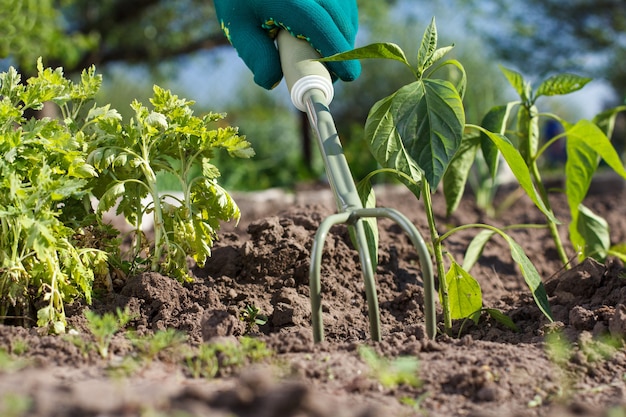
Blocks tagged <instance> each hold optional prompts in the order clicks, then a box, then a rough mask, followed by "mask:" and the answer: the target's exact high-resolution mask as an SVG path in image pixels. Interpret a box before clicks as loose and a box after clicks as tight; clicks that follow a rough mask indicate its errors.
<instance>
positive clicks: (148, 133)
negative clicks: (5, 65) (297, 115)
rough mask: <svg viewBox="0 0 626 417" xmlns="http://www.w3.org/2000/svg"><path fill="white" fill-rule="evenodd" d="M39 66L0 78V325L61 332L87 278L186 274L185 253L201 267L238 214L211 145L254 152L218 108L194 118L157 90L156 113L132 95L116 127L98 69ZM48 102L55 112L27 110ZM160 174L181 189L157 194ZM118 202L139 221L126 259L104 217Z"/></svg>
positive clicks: (184, 104) (85, 294) (88, 293)
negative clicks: (128, 113) (68, 71)
mask: <svg viewBox="0 0 626 417" xmlns="http://www.w3.org/2000/svg"><path fill="white" fill-rule="evenodd" d="M37 71H38V73H37V76H35V77H31V78H29V79H28V80H26V81H25V82H23V80H22V78H21V75H20V74H19V73H18V72H17V71H16V70H15V69H14V68H12V67H11V68H9V70H8V71H6V72H4V73H2V74H0V138H1V140H0V321H4V320H6V319H7V318H9V319H12V320H13V321H15V322H18V321H20V320H21V321H22V324H24V325H28V324H30V323H29V321H30V320H32V321H34V317H35V316H36V323H37V325H38V326H41V327H48V328H49V329H50V330H51V331H53V332H56V333H63V332H64V331H65V327H66V320H65V310H64V306H65V304H66V303H69V302H71V301H74V300H75V299H77V298H83V299H84V300H85V301H86V302H87V303H88V304H89V303H91V299H92V296H93V286H94V283H95V282H102V283H104V286H103V288H104V289H108V290H110V288H111V281H112V275H114V274H117V273H119V274H122V275H124V274H129V273H138V272H141V271H143V270H144V269H145V265H148V268H150V269H152V270H155V271H159V272H162V273H164V274H167V275H170V276H174V277H176V278H178V279H180V280H183V279H186V278H188V266H187V255H189V256H193V257H194V259H195V260H196V262H197V263H198V264H200V265H201V264H202V263H203V262H205V260H206V257H207V256H209V255H210V248H211V245H212V243H213V239H214V237H215V233H216V232H217V230H218V229H219V226H220V221H225V220H230V219H237V218H238V217H239V209H238V208H237V206H236V204H235V202H234V201H233V200H232V198H231V196H230V195H229V194H228V193H227V192H226V190H224V189H223V188H222V187H221V186H220V185H219V184H218V182H217V179H218V177H219V175H220V173H219V170H218V169H217V168H216V167H215V165H213V164H212V163H211V158H212V157H213V155H214V153H215V152H216V151H217V150H218V149H225V150H226V151H227V152H228V153H229V154H230V155H231V156H236V157H242V158H248V157H251V156H252V155H253V153H254V152H253V151H252V149H251V148H250V144H249V143H248V142H247V141H245V140H244V138H243V137H242V136H239V135H238V133H237V129H236V128H234V127H229V126H225V125H224V124H223V123H222V122H221V120H222V118H223V115H221V114H214V113H209V114H207V115H205V116H203V117H197V116H194V115H193V112H192V110H191V108H190V106H191V105H192V104H193V102H191V101H187V100H184V99H179V98H178V97H177V96H175V95H172V94H171V93H170V92H169V91H167V90H164V89H161V88H159V87H157V86H155V87H154V97H153V98H152V106H153V110H149V109H148V108H147V107H145V106H143V105H142V104H141V103H139V102H137V101H135V102H134V103H133V104H132V108H133V110H134V111H135V118H133V119H131V121H130V122H129V123H128V124H124V123H123V122H122V119H121V116H120V114H119V113H118V112H117V111H116V110H115V109H112V108H111V107H110V106H109V105H104V106H98V105H97V104H96V103H94V97H95V96H96V94H97V92H98V90H99V88H100V86H101V83H102V77H101V76H100V75H98V74H96V72H95V68H94V67H91V68H89V69H87V70H85V71H83V72H82V74H81V76H80V79H79V80H77V81H72V80H69V79H67V78H65V76H64V74H63V70H62V68H56V69H51V68H44V66H43V64H42V61H41V59H40V60H38V62H37ZM44 103H46V109H49V110H50V109H51V110H52V113H54V114H55V115H56V116H58V117H56V116H54V117H42V118H39V119H38V118H35V117H29V116H28V113H27V112H33V111H40V110H42V109H44ZM160 173H168V174H169V175H170V176H173V177H174V178H175V179H177V180H178V181H179V182H180V190H182V196H178V197H177V196H173V195H166V194H161V193H159V190H158V188H157V184H156V176H157V174H160ZM94 195H95V196H96V197H98V198H99V199H100V200H99V201H98V210H97V211H96V212H94V210H93V209H92V206H91V201H90V199H91V198H92V197H93V196H94ZM146 197H149V199H150V200H151V201H152V202H151V203H150V204H149V205H148V206H145V205H144V203H143V202H142V200H143V199H144V198H146ZM115 204H118V206H117V209H118V212H119V213H122V214H123V215H124V216H125V217H126V219H127V220H128V221H129V222H130V223H131V224H134V225H135V226H136V233H135V242H134V246H133V248H134V252H133V253H131V255H130V258H131V262H127V261H126V260H123V259H122V255H121V254H120V248H119V236H118V235H119V231H115V230H113V229H112V228H111V227H110V226H107V225H104V224H103V223H102V213H103V212H104V211H106V210H107V209H109V208H111V207H113V205H115ZM144 214H152V216H153V219H154V225H155V228H154V234H155V240H154V242H148V241H147V240H146V239H145V238H144V235H143V234H142V229H141V219H142V218H143V215H144ZM116 232H117V233H116ZM142 256H145V258H142Z"/></svg>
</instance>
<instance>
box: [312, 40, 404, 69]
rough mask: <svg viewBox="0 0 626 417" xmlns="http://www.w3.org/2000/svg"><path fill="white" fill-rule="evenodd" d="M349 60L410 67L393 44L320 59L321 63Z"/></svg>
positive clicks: (369, 46) (372, 45) (383, 44)
mask: <svg viewBox="0 0 626 417" xmlns="http://www.w3.org/2000/svg"><path fill="white" fill-rule="evenodd" d="M351 59H391V60H394V61H400V62H402V63H404V64H405V65H407V66H409V67H410V66H411V64H410V63H409V61H408V60H407V59H406V55H405V54H404V51H403V50H402V48H400V47H399V46H398V45H396V44H395V43H388V42H380V43H372V44H369V45H366V46H363V47H360V48H356V49H353V50H351V51H347V52H342V53H339V54H335V55H331V56H328V57H325V58H320V59H319V61H321V62H334V61H347V60H351Z"/></svg>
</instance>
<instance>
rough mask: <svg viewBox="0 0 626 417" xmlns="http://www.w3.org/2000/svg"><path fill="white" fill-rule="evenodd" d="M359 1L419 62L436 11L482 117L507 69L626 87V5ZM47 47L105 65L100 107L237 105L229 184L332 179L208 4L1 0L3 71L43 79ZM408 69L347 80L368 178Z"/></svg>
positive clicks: (222, 161) (349, 113) (350, 154)
mask: <svg viewBox="0 0 626 417" xmlns="http://www.w3.org/2000/svg"><path fill="white" fill-rule="evenodd" d="M359 9H360V31H359V36H358V38H357V45H358V46H361V45H365V44H367V43H371V42H394V43H397V44H398V45H400V46H401V47H402V48H403V49H404V50H405V51H406V52H407V54H408V55H409V58H410V59H411V57H414V56H415V54H416V51H417V48H418V46H419V42H420V40H421V35H422V33H423V31H424V28H425V27H426V25H427V24H428V23H429V21H430V19H431V18H432V17H433V16H435V17H436V19H437V26H438V32H439V36H440V40H439V45H440V46H444V45H448V44H452V43H454V44H455V48H454V49H453V52H452V53H451V57H454V58H456V59H458V60H459V61H460V62H461V63H462V64H463V65H464V66H465V68H466V70H467V74H468V82H469V84H468V91H467V93H466V96H465V105H466V111H467V120H468V122H471V123H479V122H480V119H481V118H482V115H484V114H485V113H486V112H487V110H488V109H489V108H491V107H492V106H493V105H495V104H501V103H503V102H505V101H507V100H509V99H510V98H511V97H512V96H511V91H510V90H509V88H508V87H507V83H506V81H505V79H504V76H503V75H502V74H501V73H500V71H499V69H498V64H503V65H506V66H509V67H512V68H514V69H516V70H518V71H520V72H521V73H523V74H524V75H525V76H529V77H531V78H533V77H535V78H539V77H541V78H544V77H545V76H547V75H551V74H553V73H560V72H565V71H569V72H576V73H578V74H580V75H584V76H590V77H593V78H594V79H596V80H598V81H597V83H598V85H601V86H604V89H599V90H598V91H600V93H596V95H598V94H604V96H605V98H604V97H603V98H602V99H601V100H600V104H601V105H606V106H612V105H615V104H616V103H617V102H619V101H622V100H623V98H624V96H625V92H626V75H624V74H626V68H624V65H626V64H625V62H626V60H625V59H624V58H626V1H624V0H601V1H598V0H568V1H565V0H561V1H559V0H528V1H526V2H518V1H514V0H431V1H429V2H423V1H417V0H387V1H379V0H361V1H359ZM39 56H41V57H43V59H44V63H45V65H47V66H54V67H56V66H62V67H63V68H64V70H65V72H66V73H67V74H77V73H79V72H80V71H81V70H82V69H83V68H85V67H87V66H89V65H92V64H95V65H96V67H97V69H98V72H100V73H102V74H103V77H104V83H103V89H102V91H101V93H100V96H99V98H98V100H99V102H101V103H111V104H112V106H113V107H114V108H116V109H118V111H120V113H121V114H122V115H123V117H124V118H125V119H126V120H128V118H130V117H131V116H132V113H131V109H130V107H129V104H130V102H131V101H132V100H133V99H138V100H140V101H143V102H146V101H147V98H148V97H150V96H151V94H152V85H153V84H158V85H160V86H162V87H164V88H169V89H171V90H172V91H173V92H174V93H176V94H179V95H181V96H183V97H185V98H188V99H191V100H195V101H196V102H197V104H196V107H195V109H196V112H198V113H202V112H204V111H208V110H211V111H214V112H226V113H228V118H227V121H228V123H230V124H232V125H235V126H239V127H240V129H241V131H242V133H244V134H246V135H247V137H248V139H249V140H250V141H251V142H252V143H253V146H254V148H255V150H256V153H257V156H256V157H255V158H253V159H252V160H248V161H241V160H233V159H230V158H228V157H227V156H225V155H217V156H216V158H217V161H216V165H217V166H218V167H219V168H220V170H221V171H222V176H223V178H222V181H221V184H223V185H224V186H225V187H226V188H227V189H230V190H235V189H240V190H256V189H264V188H268V187H287V188H289V187H293V186H295V185H296V184H297V183H299V182H303V181H317V180H320V179H321V178H323V165H322V163H321V161H319V158H318V156H317V150H316V148H315V143H313V144H311V143H310V141H311V139H310V132H309V131H308V128H307V127H306V122H305V120H304V119H303V117H302V115H300V114H299V113H298V112H297V111H295V110H294V109H293V106H292V105H291V104H290V102H289V100H288V94H287V92H286V88H285V87H284V84H283V85H281V86H280V87H279V88H277V89H276V90H274V91H270V92H268V91H265V90H262V89H261V88H259V87H257V86H255V85H254V84H253V82H252V76H251V74H250V73H249V72H248V71H247V69H246V68H245V67H244V66H243V63H242V62H241V61H240V60H239V59H238V58H237V57H236V53H235V52H234V51H233V49H232V47H230V45H228V43H227V41H226V39H225V37H224V35H223V34H222V32H221V30H220V29H219V25H218V22H217V19H216V17H215V12H214V9H213V3H212V2H211V1H208V0H133V1H128V0H126V1H125V0H101V1H98V2H95V1H92V0H0V70H1V71H4V70H6V68H8V66H9V65H13V66H15V67H17V68H18V69H19V70H20V71H21V72H22V73H23V74H26V75H28V74H32V73H33V71H34V70H35V62H36V59H37V57H39ZM440 75H441V76H442V77H445V76H446V74H440ZM454 75H455V74H454V73H451V74H449V76H454ZM411 77H412V75H411V74H410V73H409V71H407V70H406V68H404V67H403V66H402V65H399V64H398V63H397V62H386V61H365V62H364V63H363V72H362V75H361V77H360V78H359V79H358V80H356V81H355V82H352V83H337V84H336V89H337V91H336V95H335V100H334V101H333V103H332V105H331V110H332V112H333V116H334V118H335V121H336V123H337V125H338V126H337V127H338V131H339V133H340V136H341V138H342V140H343V143H344V147H345V149H344V150H345V153H346V156H347V158H348V161H349V162H350V165H351V167H352V170H353V174H354V175H355V177H356V178H357V179H359V178H361V177H363V176H364V175H365V173H367V172H369V171H371V170H372V169H374V168H375V165H374V164H375V163H374V161H373V158H371V157H370V155H369V152H368V151H367V150H366V145H365V143H364V142H363V139H362V136H363V135H362V133H363V125H364V122H365V119H366V117H367V112H368V110H369V109H370V107H371V106H372V104H373V103H374V102H375V101H376V100H379V99H380V98H382V97H384V96H386V95H388V94H390V93H392V92H393V91H395V89H397V88H398V87H399V86H401V85H404V84H406V83H407V82H410V81H412V78H411ZM568 97H569V96H568ZM552 105H553V106H555V107H557V108H558V112H559V114H560V115H561V116H563V117H565V118H566V119H572V118H576V117H580V115H581V113H584V112H585V111H586V110H587V109H585V108H584V106H583V108H582V109H581V108H577V107H576V106H574V105H573V104H572V103H571V102H570V101H565V102H564V101H559V102H555V103H554V104H552ZM594 110H595V111H596V112H597V111H599V110H601V109H594ZM584 117H591V116H590V115H589V114H588V113H587V114H584Z"/></svg>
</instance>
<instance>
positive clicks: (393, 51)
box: [322, 19, 552, 333]
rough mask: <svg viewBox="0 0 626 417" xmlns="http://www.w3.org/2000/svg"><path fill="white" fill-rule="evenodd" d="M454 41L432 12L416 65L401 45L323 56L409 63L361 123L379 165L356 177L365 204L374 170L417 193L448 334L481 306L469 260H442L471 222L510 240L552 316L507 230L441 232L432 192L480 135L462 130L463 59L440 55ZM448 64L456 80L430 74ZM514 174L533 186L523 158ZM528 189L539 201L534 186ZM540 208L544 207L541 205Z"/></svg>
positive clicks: (453, 185)
mask: <svg viewBox="0 0 626 417" xmlns="http://www.w3.org/2000/svg"><path fill="white" fill-rule="evenodd" d="M451 48H452V46H448V47H443V48H437V29H436V25H435V19H433V20H432V21H431V23H430V25H429V26H428V28H427V29H426V31H425V32H424V36H423V37H422V42H421V45H420V48H419V50H418V53H417V64H416V65H412V64H411V63H410V62H409V61H408V59H407V57H406V55H405V53H404V51H402V49H401V48H400V47H399V46H397V45H395V44H391V43H376V44H372V45H368V46H365V47H363V48H357V49H355V50H353V51H348V52H346V53H342V54H338V55H335V56H332V57H329V58H324V59H322V61H332V60H345V59H371V58H379V59H392V60H396V61H399V62H401V63H403V64H404V65H405V66H407V67H408V68H409V69H410V71H411V72H412V73H413V75H414V76H415V78H416V81H415V82H413V83H411V84H408V85H406V86H404V87H401V88H400V89H399V90H397V91H396V92H394V93H393V94H391V95H390V96H388V97H386V98H383V99H382V100H380V101H378V102H377V103H375V104H374V106H373V107H372V109H371V110H370V112H369V115H368V118H367V121H366V124H365V135H366V141H367V142H368V144H369V147H370V151H371V152H372V154H373V155H374V157H375V159H376V160H377V162H378V163H379V164H380V165H381V166H382V169H379V170H376V171H374V172H372V173H370V174H369V175H368V176H367V177H365V178H364V179H363V180H362V181H361V184H360V185H359V192H360V194H361V199H362V200H363V204H364V205H366V206H369V204H368V201H370V202H371V201H372V199H371V195H372V190H371V186H369V184H370V183H371V178H372V177H373V176H374V175H377V174H379V173H391V174H393V175H395V176H397V178H398V179H399V180H400V181H402V182H403V183H404V184H405V185H407V186H408V188H409V189H410V190H411V191H412V192H413V193H414V194H415V195H416V196H417V197H418V198H419V197H421V198H423V201H424V207H425V211H426V217H427V220H428V225H429V230H430V240H431V243H432V250H433V254H434V258H435V265H436V270H437V275H438V277H439V296H440V300H441V303H442V306H443V316H444V329H445V331H446V332H447V333H449V332H450V330H451V327H452V320H453V319H464V318H467V317H476V315H475V313H476V312H478V311H480V310H482V309H483V304H482V292H481V290H480V285H479V284H478V282H477V281H476V279H475V278H474V277H472V276H471V275H470V273H469V272H468V268H467V267H466V265H465V264H464V265H461V264H459V263H457V262H456V260H455V259H454V258H453V257H452V256H449V262H448V263H449V265H450V266H449V268H448V269H447V271H446V263H445V261H444V249H443V243H444V240H445V239H446V238H448V237H449V236H451V235H452V234H454V233H456V232H458V231H461V230H464V229H468V228H480V229H485V232H483V234H482V235H481V236H486V235H487V234H489V235H490V236H492V235H494V234H497V235H500V236H501V237H502V238H503V240H504V241H505V242H506V243H507V244H508V246H509V247H510V252H511V256H512V258H513V260H514V261H515V262H516V263H517V265H518V266H519V268H520V270H521V272H522V275H523V276H524V279H525V281H526V283H527V284H528V287H529V289H530V291H531V292H532V294H533V297H534V298H535V301H536V303H537V305H538V306H539V308H540V309H541V311H542V312H543V313H544V314H545V315H546V317H548V319H550V320H552V315H551V312H550V306H549V303H548V297H547V294H546V292H545V288H544V286H543V283H542V282H541V278H540V276H539V273H538V272H537V270H536V268H535V267H534V266H533V264H532V263H531V262H530V260H529V259H528V257H527V256H526V254H525V253H524V250H523V249H522V247H521V246H520V245H519V244H517V243H516V242H515V241H514V240H513V239H512V238H511V237H510V236H509V235H508V234H507V233H505V230H504V229H498V228H496V227H493V226H489V225H485V224H469V225H461V226H458V227H454V228H452V229H450V230H448V231H447V232H445V233H444V234H441V235H440V234H439V231H438V228H437V225H436V222H435V216H434V213H433V205H432V201H431V193H434V192H435V191H436V190H437V188H438V186H439V183H440V182H441V181H442V179H443V178H444V175H445V174H446V173H447V170H448V169H449V167H450V166H451V165H452V163H453V161H454V160H459V159H463V160H465V159H471V158H472V157H473V154H472V151H473V144H474V143H478V142H477V141H478V140H479V135H467V134H465V135H464V132H465V130H466V125H465V112H464V108H463V102H462V96H463V92H464V91H465V88H466V75H465V71H464V69H463V66H462V65H461V63H459V62H458V61H456V60H454V59H450V60H446V61H443V62H440V60H441V59H442V58H443V57H444V56H445V55H446V53H448V52H449V51H450V49H451ZM449 66H451V67H452V68H456V70H457V72H458V74H459V76H458V77H457V80H456V82H455V83H452V82H451V81H447V80H443V79H437V78H434V77H433V75H434V73H435V72H436V71H437V70H438V69H441V68H443V67H449ZM475 129H477V130H479V131H480V132H482V133H484V134H485V135H486V137H487V138H489V139H490V140H491V141H493V142H495V143H498V144H501V143H504V144H508V143H509V142H508V140H507V139H506V137H504V136H503V135H501V134H497V133H492V132H489V131H488V130H486V129H484V128H482V127H475ZM502 147H504V148H506V149H505V152H507V155H508V154H515V155H517V157H518V158H521V156H519V152H517V150H516V149H515V148H513V147H512V145H510V147H506V146H505V145H502ZM519 178H522V180H523V182H522V184H521V186H522V187H525V188H532V183H531V182H530V173H529V172H528V169H527V168H526V166H525V165H524V166H523V167H522V168H520V173H519V176H518V179H519ZM445 182H446V183H445V184H444V188H445V189H446V190H445V192H446V193H448V192H449V189H452V190H453V191H454V192H456V193H458V192H459V191H460V186H461V184H460V181H455V180H454V178H450V177H448V179H447V181H445ZM463 185H464V184H463ZM533 190H534V188H533ZM530 195H531V198H534V200H535V201H537V204H540V202H539V200H538V197H537V193H536V192H534V193H530ZM540 207H541V206H540ZM541 208H542V209H543V210H544V211H546V212H548V211H547V209H546V208H545V207H541ZM470 255H471V254H470ZM472 262H473V261H472ZM495 318H496V319H497V318H498V317H497V316H495Z"/></svg>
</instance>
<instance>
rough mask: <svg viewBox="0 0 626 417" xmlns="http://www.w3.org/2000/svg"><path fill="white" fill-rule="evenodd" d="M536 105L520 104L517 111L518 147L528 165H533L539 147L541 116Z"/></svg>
mask: <svg viewBox="0 0 626 417" xmlns="http://www.w3.org/2000/svg"><path fill="white" fill-rule="evenodd" d="M538 113H539V112H538V110H537V107H536V106H535V105H531V106H529V107H525V106H520V108H519V110H518V111H517V130H518V132H519V144H518V149H519V152H520V154H521V155H522V157H523V158H524V160H525V161H526V165H527V166H531V165H532V163H533V160H534V159H535V157H536V156H537V150H538V148H539V116H538Z"/></svg>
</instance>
